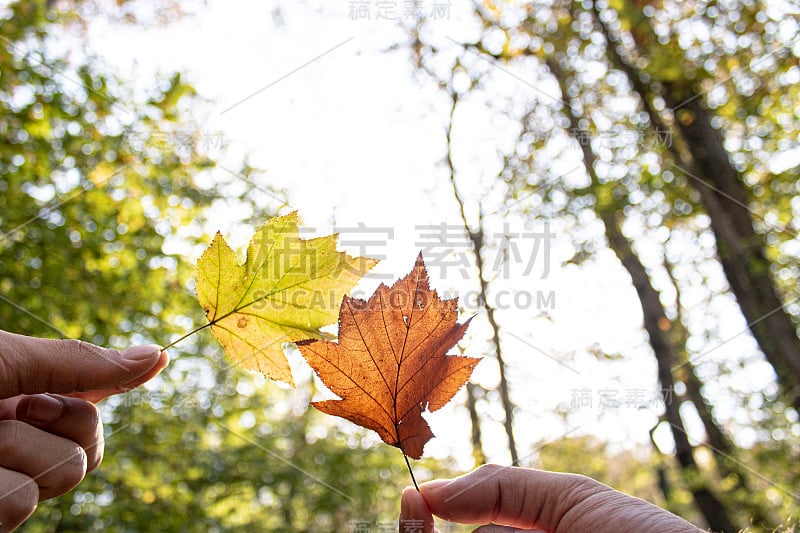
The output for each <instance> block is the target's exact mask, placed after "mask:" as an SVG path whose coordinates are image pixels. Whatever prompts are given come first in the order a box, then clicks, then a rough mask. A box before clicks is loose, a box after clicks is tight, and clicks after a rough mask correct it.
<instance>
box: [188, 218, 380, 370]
mask: <svg viewBox="0 0 800 533" xmlns="http://www.w3.org/2000/svg"><path fill="white" fill-rule="evenodd" d="M299 226H300V218H299V216H298V215H297V212H293V213H290V214H288V215H285V216H281V217H275V218H272V219H270V220H268V221H267V222H266V223H265V224H264V225H263V226H261V227H260V228H259V229H258V230H257V231H256V233H255V235H254V236H253V239H252V240H251V241H250V244H249V246H248V248H247V257H246V259H245V261H244V263H239V261H238V260H237V258H236V254H235V252H234V251H233V250H232V249H231V247H230V246H228V243H227V242H225V239H224V238H223V237H222V235H220V234H219V233H217V235H216V236H215V237H214V240H213V241H212V243H211V245H210V246H209V247H208V249H206V251H205V252H204V253H203V255H202V256H201V257H200V259H199V261H198V262H197V272H198V274H197V299H198V301H199V302H200V305H202V306H203V309H204V310H205V312H206V317H207V318H208V321H209V325H210V327H211V331H212V332H213V333H214V336H215V337H216V338H217V340H219V342H220V343H221V344H222V346H223V347H224V348H225V353H226V354H227V355H228V357H230V358H231V359H232V360H234V361H236V362H237V363H239V364H241V365H242V366H243V367H245V368H248V369H252V370H258V371H260V372H261V373H263V374H264V375H265V376H267V377H269V378H272V379H276V380H280V381H284V382H286V383H289V384H290V385H294V380H293V379H292V373H291V369H290V368H289V363H288V361H287V360H286V357H285V356H284V354H283V343H285V342H295V341H300V340H305V339H323V338H328V337H330V335H327V334H325V333H324V332H322V331H320V328H322V327H325V326H327V325H330V324H333V323H334V322H336V319H337V317H338V314H339V304H340V303H341V300H342V297H343V296H344V295H345V294H346V293H347V292H348V291H349V290H350V289H351V288H353V286H355V284H356V283H358V280H360V279H361V277H362V276H363V275H364V274H365V273H366V272H367V271H369V269H371V268H372V267H373V266H375V264H376V263H377V261H376V260H374V259H370V258H366V257H351V256H349V255H347V254H346V253H344V252H338V251H336V240H337V237H338V236H337V235H336V234H333V235H328V236H326V237H319V238H315V239H301V238H300V234H299Z"/></svg>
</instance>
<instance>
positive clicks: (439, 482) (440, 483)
mask: <svg viewBox="0 0 800 533" xmlns="http://www.w3.org/2000/svg"><path fill="white" fill-rule="evenodd" d="M450 481H452V480H450V479H436V480H434V481H427V482H425V483H423V484H422V485H420V486H419V488H420V490H422V489H425V490H437V489H440V488H442V487H444V486H445V485H447V484H448V483H450Z"/></svg>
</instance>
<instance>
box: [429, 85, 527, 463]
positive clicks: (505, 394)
mask: <svg viewBox="0 0 800 533" xmlns="http://www.w3.org/2000/svg"><path fill="white" fill-rule="evenodd" d="M449 96H450V100H451V106H450V118H449V122H448V125H447V129H446V131H445V134H446V137H447V165H448V168H449V170H450V185H451V186H452V188H453V196H454V197H455V199H456V203H457V204H458V208H459V213H460V215H461V221H462V223H463V224H464V231H465V232H467V235H468V236H469V239H470V241H471V242H472V252H473V255H474V257H475V267H476V268H477V269H478V282H479V283H480V287H479V289H480V305H481V306H482V307H483V309H484V310H485V311H486V320H487V321H488V322H489V327H490V328H491V330H492V340H491V343H492V345H493V346H494V355H495V359H497V366H498V370H499V374H500V383H499V384H498V392H499V393H500V402H501V403H502V405H503V413H504V415H505V418H504V420H503V428H504V429H505V432H506V438H507V439H508V452H509V454H510V455H511V464H512V465H515V466H518V465H519V454H518V453H517V442H516V439H515V438H514V404H513V403H512V402H511V394H510V393H509V386H508V378H507V376H506V362H505V359H504V358H503V347H502V345H501V343H500V325H499V324H498V322H497V319H496V318H495V316H494V312H495V309H494V307H493V306H491V305H490V304H489V300H488V294H489V282H488V281H487V276H485V269H484V265H483V256H482V255H481V254H482V252H483V244H484V243H483V219H479V220H478V228H477V229H476V230H475V231H472V230H471V229H470V225H469V222H468V221H467V212H466V210H465V208H464V200H463V199H462V198H461V193H460V191H459V190H458V184H457V183H456V173H455V164H454V163H453V151H452V131H453V117H454V116H455V111H456V106H457V105H458V93H455V92H451V93H450V94H449ZM476 416H477V415H476ZM474 427H475V426H474V425H473V429H474ZM481 454H483V452H482V451H481ZM484 460H485V457H484Z"/></svg>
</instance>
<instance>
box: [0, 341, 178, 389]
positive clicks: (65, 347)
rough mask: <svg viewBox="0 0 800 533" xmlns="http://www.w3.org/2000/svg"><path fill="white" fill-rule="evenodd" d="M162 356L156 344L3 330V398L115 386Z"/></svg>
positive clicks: (0, 356) (0, 353)
mask: <svg viewBox="0 0 800 533" xmlns="http://www.w3.org/2000/svg"><path fill="white" fill-rule="evenodd" d="M161 358H162V355H161V348H159V347H158V346H155V345H145V346H134V347H131V348H128V349H126V350H124V351H119V350H112V349H108V348H101V347H100V346H95V345H94V344H89V343H87V342H83V341H78V340H71V339H39V338H35V337H27V336H25V335H17V334H14V333H8V332H6V331H0V398H9V397H12V396H17V395H19V394H38V393H44V392H51V393H56V394H68V393H72V392H81V391H92V390H104V389H113V388H115V387H119V386H120V385H125V384H128V383H131V382H133V381H134V380H136V379H137V378H139V377H141V376H143V375H144V374H145V373H146V372H148V371H150V370H151V369H153V368H154V367H155V366H156V364H157V363H158V362H159V361H161Z"/></svg>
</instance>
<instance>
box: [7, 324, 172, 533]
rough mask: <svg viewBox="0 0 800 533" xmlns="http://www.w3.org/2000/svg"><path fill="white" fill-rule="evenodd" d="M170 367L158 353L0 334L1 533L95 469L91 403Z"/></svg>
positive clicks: (96, 428) (96, 435)
mask: <svg viewBox="0 0 800 533" xmlns="http://www.w3.org/2000/svg"><path fill="white" fill-rule="evenodd" d="M168 360H169V358H168V356H167V354H166V352H162V351H161V348H159V347H158V346H155V345H148V346H136V347H132V348H128V349H127V350H125V351H123V352H120V351H118V350H110V349H106V348H101V347H99V346H95V345H93V344H89V343H85V342H81V341H76V340H53V339H38V338H34V337H26V336H23V335H16V334H13V333H8V332H5V331H2V330H0V532H6V531H13V530H14V529H15V528H16V527H18V526H19V525H20V524H21V523H22V522H24V521H25V519H27V518H28V517H29V516H30V515H31V513H33V511H34V509H36V505H37V504H38V502H40V501H42V500H46V499H48V498H53V497H54V496H58V495H60V494H64V493H65V492H67V491H69V490H71V489H72V488H74V487H75V486H76V485H77V484H78V483H80V481H81V480H82V479H83V477H84V476H85V475H86V473H87V472H89V471H91V470H93V469H94V468H96V467H97V465H99V464H100V461H101V460H102V458H103V426H102V423H101V421H100V414H99V412H98V410H97V408H96V407H95V406H94V402H99V401H100V400H102V399H104V398H107V397H108V396H111V395H113V394H118V393H121V392H125V391H128V390H130V389H132V388H134V387H137V386H139V385H141V384H142V383H144V382H146V381H147V380H149V379H151V378H153V377H155V376H156V375H157V374H158V373H159V372H160V371H161V370H162V369H163V368H164V367H165V366H166V365H167V362H168ZM44 393H47V394H44Z"/></svg>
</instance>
